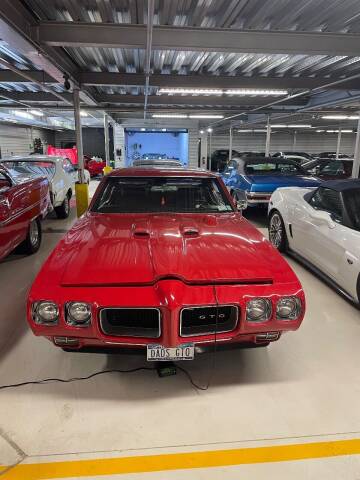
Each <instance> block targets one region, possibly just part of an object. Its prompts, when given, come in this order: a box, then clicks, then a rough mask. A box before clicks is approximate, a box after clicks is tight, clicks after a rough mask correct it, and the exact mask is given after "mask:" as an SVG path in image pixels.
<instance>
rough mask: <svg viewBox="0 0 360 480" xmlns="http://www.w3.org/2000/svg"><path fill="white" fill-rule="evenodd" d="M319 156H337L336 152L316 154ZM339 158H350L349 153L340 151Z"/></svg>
mask: <svg viewBox="0 0 360 480" xmlns="http://www.w3.org/2000/svg"><path fill="white" fill-rule="evenodd" d="M315 156H316V157H317V158H336V152H321V153H319V154H318V155H315ZM338 158H350V157H349V155H346V154H345V153H339V156H338Z"/></svg>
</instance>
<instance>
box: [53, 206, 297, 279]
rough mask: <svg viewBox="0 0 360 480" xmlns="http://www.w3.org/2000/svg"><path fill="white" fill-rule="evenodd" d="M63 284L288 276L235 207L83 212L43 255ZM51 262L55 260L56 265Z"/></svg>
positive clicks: (283, 265) (285, 267)
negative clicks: (199, 211)
mask: <svg viewBox="0 0 360 480" xmlns="http://www.w3.org/2000/svg"><path fill="white" fill-rule="evenodd" d="M50 263H51V265H50V270H51V271H55V270H56V271H58V272H59V267H62V268H61V270H62V273H61V275H60V277H61V278H59V283H61V285H63V286H82V285H84V286H102V285H104V286H105V285H135V284H136V285H141V284H144V285H149V284H154V283H156V282H157V281H159V280H162V279H166V278H167V279H168V278H176V279H179V280H182V281H184V282H187V283H190V284H209V283H242V282H244V283H272V282H273V281H274V277H278V278H277V279H281V280H282V281H293V280H294V275H293V273H292V271H291V270H290V268H289V267H288V265H287V264H286V262H285V261H284V260H283V259H282V257H281V256H280V255H279V254H278V252H277V251H276V250H275V249H273V247H272V246H271V245H270V244H269V242H268V241H267V240H265V238H264V237H263V236H262V234H261V233H260V232H259V231H258V230H256V229H255V228H254V227H252V226H251V225H250V224H249V222H248V221H247V220H245V219H244V218H242V217H241V215H240V214H239V213H233V214H218V215H191V214H185V215H181V214H160V215H155V214H154V215H147V216H142V215H140V214H137V215H128V214H126V215H124V214H122V215H118V214H110V215H108V214H106V215H105V214H92V213H89V214H87V216H85V217H84V218H83V219H81V220H80V221H79V222H78V223H77V224H76V225H75V226H74V227H73V228H72V229H71V230H70V231H69V233H68V234H67V235H66V237H65V238H64V240H63V241H62V242H61V244H60V245H59V247H57V252H55V255H53V256H52V258H51V260H50ZM56 264H57V265H56Z"/></svg>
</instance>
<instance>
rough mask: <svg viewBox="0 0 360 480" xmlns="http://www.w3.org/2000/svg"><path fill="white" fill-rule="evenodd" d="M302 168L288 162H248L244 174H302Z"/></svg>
mask: <svg viewBox="0 0 360 480" xmlns="http://www.w3.org/2000/svg"><path fill="white" fill-rule="evenodd" d="M304 173H305V172H304V170H303V169H302V168H301V167H299V166H298V165H296V164H294V163H290V162H271V161H270V162H249V163H247V164H246V165H245V174H246V175H304Z"/></svg>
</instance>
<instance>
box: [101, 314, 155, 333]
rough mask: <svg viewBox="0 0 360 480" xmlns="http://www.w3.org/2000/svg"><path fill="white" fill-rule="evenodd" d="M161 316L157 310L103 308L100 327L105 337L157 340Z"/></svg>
mask: <svg viewBox="0 0 360 480" xmlns="http://www.w3.org/2000/svg"><path fill="white" fill-rule="evenodd" d="M160 322H161V314H160V310H158V309H157V308H103V309H102V310H101V312H100V326H101V329H102V331H103V332H104V333H105V335H112V336H115V337H147V338H159V337H160V334H161V328H160Z"/></svg>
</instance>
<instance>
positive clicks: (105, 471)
mask: <svg viewBox="0 0 360 480" xmlns="http://www.w3.org/2000/svg"><path fill="white" fill-rule="evenodd" d="M358 454H360V439H352V440H337V441H332V442H317V443H299V444H293V445H279V446H270V447H256V448H238V449H234V450H214V451H206V452H190V453H174V454H165V455H147V456H137V457H118V458H99V459H95V460H74V461H67V462H51V463H37V464H23V465H22V464H20V465H17V466H16V467H14V468H13V469H11V470H10V471H8V472H7V473H6V474H5V475H3V476H2V480H5V479H6V480H25V479H26V480H44V479H53V478H68V477H88V476H94V477H95V476H97V475H116V474H126V473H128V474H129V473H145V472H159V471H166V470H181V469H192V468H209V467H226V466H231V465H244V464H254V463H266V462H286V461H291V460H306V459H311V458H323V457H337V456H341V455H358Z"/></svg>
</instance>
